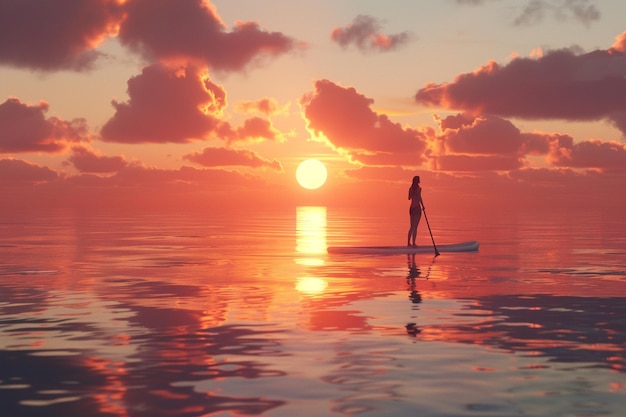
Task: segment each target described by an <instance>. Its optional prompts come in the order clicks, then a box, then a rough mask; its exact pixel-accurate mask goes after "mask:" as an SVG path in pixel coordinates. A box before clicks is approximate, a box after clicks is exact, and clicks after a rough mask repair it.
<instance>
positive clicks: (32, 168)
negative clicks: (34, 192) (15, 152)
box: [0, 158, 58, 184]
mask: <svg viewBox="0 0 626 417" xmlns="http://www.w3.org/2000/svg"><path fill="white" fill-rule="evenodd" d="M57 178H58V174H57V173H56V172H54V171H53V170H51V169H50V168H47V167H41V166H39V165H36V164H33V163H30V162H26V161H23V160H21V159H12V158H9V159H0V182H1V183H4V184H10V183H17V184H21V183H24V182H28V183H38V182H44V181H53V180H56V179H57Z"/></svg>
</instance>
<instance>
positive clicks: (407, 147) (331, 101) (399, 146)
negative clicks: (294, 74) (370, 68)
mask: <svg viewBox="0 0 626 417" xmlns="http://www.w3.org/2000/svg"><path fill="white" fill-rule="evenodd" d="M373 103H374V101H373V100H372V99H369V98H366V97H365V96H363V95H362V94H359V93H358V92H357V91H356V90H355V89H354V88H351V87H350V88H345V87H341V86H339V85H337V84H334V83H332V82H331V81H328V80H320V81H317V82H316V83H315V91H312V92H309V93H307V94H305V95H304V96H302V98H301V99H300V104H301V105H302V107H303V111H304V116H305V118H306V120H307V127H308V129H309V130H311V131H312V132H313V134H315V135H317V136H318V137H319V136H320V135H323V136H324V137H325V138H326V140H327V143H328V144H329V145H330V146H331V147H333V148H335V149H338V150H340V151H342V152H345V153H347V154H349V155H350V156H351V157H352V158H353V159H355V160H356V161H363V160H364V159H367V163H369V164H379V163H380V164H383V165H386V164H389V163H391V162H392V160H393V161H394V162H395V163H396V164H402V165H413V166H418V165H421V164H422V163H423V162H425V161H426V158H425V155H424V154H425V152H426V140H427V133H425V132H422V131H418V130H415V129H411V128H404V127H402V126H401V125H400V124H399V123H393V122H392V121H391V120H389V118H388V117H387V116H386V115H384V114H378V113H376V112H374V111H373V110H372V109H371V105H372V104H373ZM362 155H367V158H363V157H362ZM391 155H393V157H390V156H391ZM377 156H378V157H379V160H377Z"/></svg>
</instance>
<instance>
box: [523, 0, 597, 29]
mask: <svg viewBox="0 0 626 417" xmlns="http://www.w3.org/2000/svg"><path fill="white" fill-rule="evenodd" d="M590 3H591V2H590V1H589V0H556V1H548V0H532V1H529V2H528V3H526V6H525V7H524V9H523V10H522V13H521V14H520V15H519V16H518V17H517V18H516V19H515V21H514V23H515V25H518V26H519V25H532V24H535V23H539V22H541V21H542V20H543V19H544V18H545V16H546V15H552V16H553V17H554V18H556V19H557V20H571V19H574V20H578V21H579V22H581V23H583V24H585V25H587V26H589V25H590V24H591V23H592V22H594V21H596V20H599V19H600V11H599V10H598V8H597V7H596V5H595V4H593V3H591V4H590Z"/></svg>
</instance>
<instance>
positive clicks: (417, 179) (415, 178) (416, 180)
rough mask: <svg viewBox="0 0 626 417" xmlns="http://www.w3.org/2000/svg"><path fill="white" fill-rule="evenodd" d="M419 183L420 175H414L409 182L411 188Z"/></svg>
mask: <svg viewBox="0 0 626 417" xmlns="http://www.w3.org/2000/svg"><path fill="white" fill-rule="evenodd" d="M419 183H420V176H419V175H416V176H414V177H413V183H412V184H411V188H415V187H417V184H419Z"/></svg>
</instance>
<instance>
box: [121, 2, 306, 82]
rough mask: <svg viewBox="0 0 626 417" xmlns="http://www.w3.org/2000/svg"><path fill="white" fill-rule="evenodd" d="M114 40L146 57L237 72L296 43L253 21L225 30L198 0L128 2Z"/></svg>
mask: <svg viewBox="0 0 626 417" xmlns="http://www.w3.org/2000/svg"><path fill="white" fill-rule="evenodd" d="M124 10H125V12H126V19H125V20H124V21H123V22H122V25H121V27H120V32H119V39H120V41H121V43H122V44H123V45H126V46H129V47H130V48H132V49H133V50H135V51H137V52H139V53H140V54H142V55H143V56H145V57H146V58H148V59H150V60H161V61H163V60H165V61H168V60H178V59H181V58H182V59H185V60H191V61H192V62H196V61H200V62H202V63H204V64H207V65H209V66H210V67H211V68H215V69H221V70H241V69H243V68H245V67H246V66H247V65H248V64H249V63H250V62H252V61H255V60H257V59H259V58H262V57H273V56H277V55H281V54H284V53H286V52H289V51H292V50H294V49H297V48H298V47H299V46H300V44H299V43H298V42H296V41H295V40H294V39H292V38H289V37H287V36H285V35H283V34H282V33H280V32H267V31H264V30H262V29H261V28H260V27H259V25H258V24H257V23H253V22H238V23H236V25H235V27H234V28H233V30H232V31H227V30H226V27H225V25H224V24H223V23H222V21H221V20H220V17H219V16H218V14H217V12H216V10H215V8H214V7H212V6H211V5H210V4H209V3H206V2H204V1H202V0H129V1H128V2H127V3H126V4H125V5H124Z"/></svg>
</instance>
